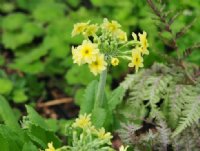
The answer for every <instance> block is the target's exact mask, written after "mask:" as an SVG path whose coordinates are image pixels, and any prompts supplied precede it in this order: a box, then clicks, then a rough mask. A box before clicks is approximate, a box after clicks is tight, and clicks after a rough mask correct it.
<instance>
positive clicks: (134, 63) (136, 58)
mask: <svg viewBox="0 0 200 151" xmlns="http://www.w3.org/2000/svg"><path fill="white" fill-rule="evenodd" d="M128 66H129V67H135V70H136V73H137V72H138V69H139V68H141V67H143V66H144V65H143V58H142V56H141V52H140V51H139V50H138V49H133V51H132V60H131V63H129V64H128Z"/></svg>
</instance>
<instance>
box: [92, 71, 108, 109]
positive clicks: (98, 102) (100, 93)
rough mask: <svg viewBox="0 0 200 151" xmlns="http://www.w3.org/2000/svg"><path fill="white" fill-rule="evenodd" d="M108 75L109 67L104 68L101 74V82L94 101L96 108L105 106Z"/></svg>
mask: <svg viewBox="0 0 200 151" xmlns="http://www.w3.org/2000/svg"><path fill="white" fill-rule="evenodd" d="M106 77H107V69H105V70H103V71H102V73H101V74H100V79H99V84H98V88H97V93H96V98H95V103H94V109H95V108H98V107H102V106H103V103H104V102H103V101H104V99H103V98H104V90H105V85H106Z"/></svg>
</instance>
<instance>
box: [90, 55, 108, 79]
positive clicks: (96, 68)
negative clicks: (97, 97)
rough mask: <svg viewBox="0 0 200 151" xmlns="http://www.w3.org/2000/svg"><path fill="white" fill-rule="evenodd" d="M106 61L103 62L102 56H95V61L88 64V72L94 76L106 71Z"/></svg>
mask: <svg viewBox="0 0 200 151" xmlns="http://www.w3.org/2000/svg"><path fill="white" fill-rule="evenodd" d="M106 65H107V63H106V61H105V60H104V55H103V54H98V55H96V59H95V61H93V62H92V63H91V64H89V68H90V71H91V72H92V73H93V74H94V75H95V76H96V75H97V74H99V73H101V72H102V71H103V70H105V69H106Z"/></svg>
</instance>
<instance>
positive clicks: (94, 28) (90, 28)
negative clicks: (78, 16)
mask: <svg viewBox="0 0 200 151" xmlns="http://www.w3.org/2000/svg"><path fill="white" fill-rule="evenodd" d="M97 30H98V26H97V25H96V24H91V25H88V26H87V28H86V30H85V32H84V35H85V36H87V37H89V36H94V35H95V34H96V32H97Z"/></svg>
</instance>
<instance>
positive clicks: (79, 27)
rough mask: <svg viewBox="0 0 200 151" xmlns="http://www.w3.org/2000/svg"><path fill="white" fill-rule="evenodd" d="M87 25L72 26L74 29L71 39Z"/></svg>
mask: <svg viewBox="0 0 200 151" xmlns="http://www.w3.org/2000/svg"><path fill="white" fill-rule="evenodd" d="M88 24H89V22H87V23H77V24H74V29H73V31H72V37H73V36H76V35H78V34H80V33H82V32H83V31H84V30H85V29H86V27H87V26H88Z"/></svg>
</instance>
